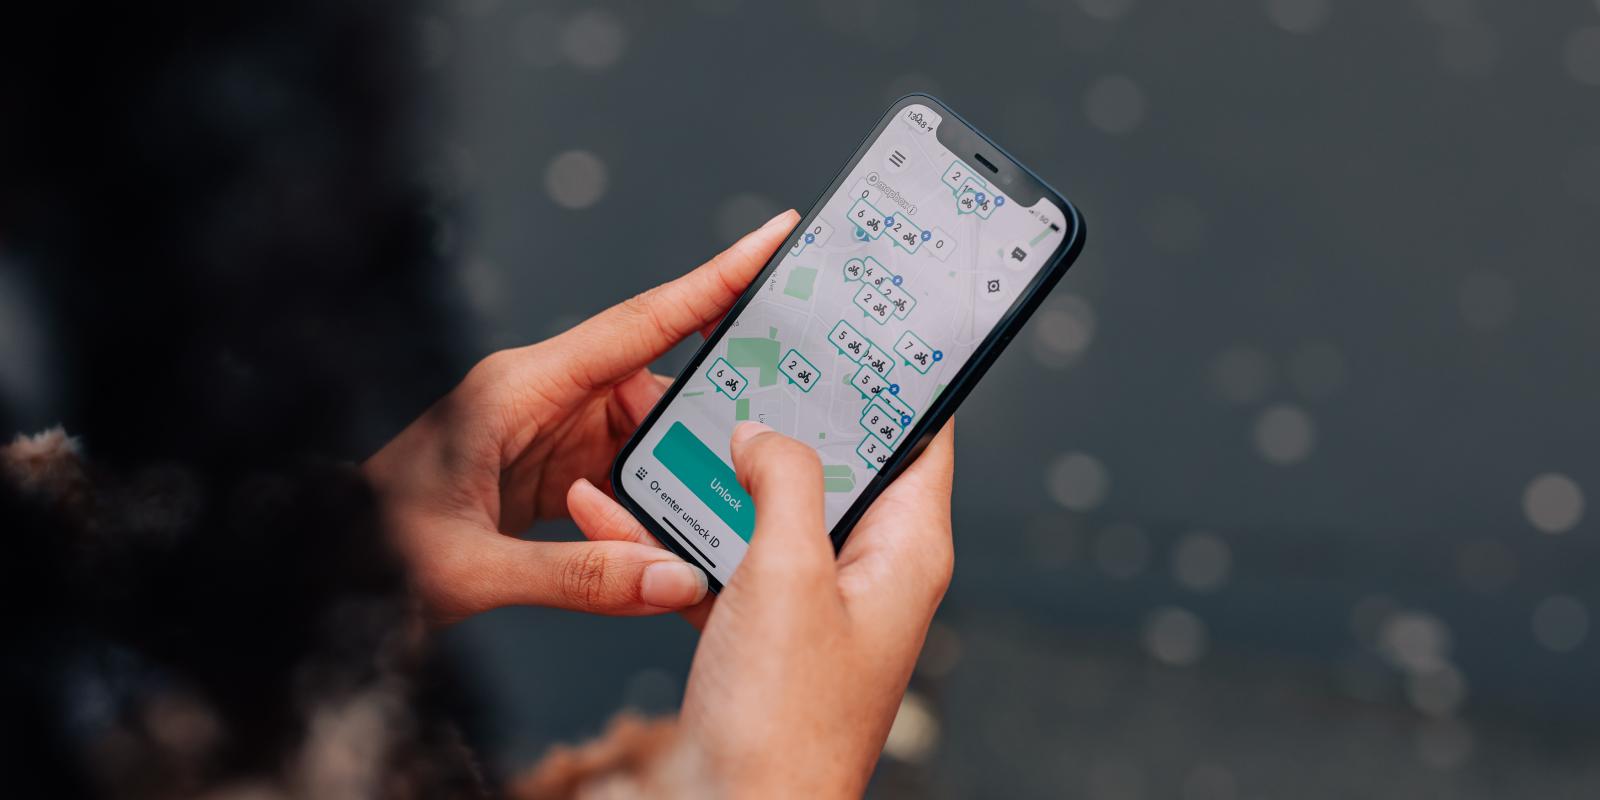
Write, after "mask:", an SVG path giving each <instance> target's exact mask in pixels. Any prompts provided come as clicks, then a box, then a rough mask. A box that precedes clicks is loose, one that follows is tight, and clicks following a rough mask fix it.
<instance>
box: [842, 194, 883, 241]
mask: <svg viewBox="0 0 1600 800" xmlns="http://www.w3.org/2000/svg"><path fill="white" fill-rule="evenodd" d="M845 217H846V218H848V219H849V220H850V222H851V224H853V225H855V226H856V227H857V228H860V229H861V230H863V231H865V232H866V234H867V238H869V239H876V238H878V237H879V236H882V235H883V215H882V214H880V213H878V209H876V208H873V207H872V204H871V203H869V202H867V201H866V200H857V201H856V203H855V205H853V206H851V207H850V210H849V211H847V212H845Z"/></svg>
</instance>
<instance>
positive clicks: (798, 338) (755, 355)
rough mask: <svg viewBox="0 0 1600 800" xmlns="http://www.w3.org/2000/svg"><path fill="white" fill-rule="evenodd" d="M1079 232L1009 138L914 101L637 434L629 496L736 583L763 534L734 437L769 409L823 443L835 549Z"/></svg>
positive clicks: (932, 429)
mask: <svg viewBox="0 0 1600 800" xmlns="http://www.w3.org/2000/svg"><path fill="white" fill-rule="evenodd" d="M1083 241H1084V224H1083V218H1082V216H1081V215H1080V214H1079V213H1078V210H1077V209H1076V208H1074V207H1073V205H1072V204H1071V203H1070V202H1068V201H1067V199H1066V198H1064V197H1062V196H1061V194H1060V193H1058V192H1056V191H1055V190H1054V189H1051V188H1050V187H1049V186H1047V185H1046V184H1045V183H1044V181H1042V180H1040V179H1039V177H1038V176H1036V175H1034V174H1033V173H1032V172H1031V171H1029V170H1028V169H1027V168H1026V167H1024V166H1022V164H1020V163H1018V162H1017V160H1016V159H1014V158H1012V157H1011V155H1010V154H1008V153H1007V152H1006V151H1005V150H1003V149H1001V148H1000V146H999V145H997V144H995V143H994V141H993V140H991V139H990V138H989V137H987V136H985V135H983V134H982V133H980V132H979V131H978V130H977V129H976V128H974V127H973V126H972V125H971V124H969V123H968V122H967V121H966V120H964V119H962V118H961V117H960V116H959V115H957V114H956V113H955V112H954V111H951V110H950V108H949V107H947V106H945V105H944V104H943V103H941V102H939V101H938V100H936V99H934V98H933V97H930V96H928V95H925V94H913V95H908V96H906V97H903V98H901V99H900V100H898V101H896V102H895V103H894V104H893V105H892V106H890V108H889V110H888V112H886V113H885V114H884V115H883V118H882V119H880V120H879V121H878V124H877V125H876V126H875V127H874V128H873V129H872V132H871V133H870V134H869V135H868V136H867V137H866V139H865V140H864V141H863V142H862V143H861V145H860V146H859V147H857V148H856V151H855V154H854V155H852V156H851V157H850V160H849V161H848V162H847V163H846V164H845V166H844V169H842V170H841V171H840V172H839V174H838V175H837V176H835V177H834V179H833V182H832V184H831V185H829V186H828V188H827V190H826V191H824V192H823V193H822V197H821V198H820V199H819V200H818V201H817V203H816V204H815V205H814V206H813V207H812V208H811V210H810V211H808V212H807V213H806V215H805V217H804V218H803V220H802V222H801V224H800V225H798V226H797V227H796V228H795V230H794V232H792V233H791V234H790V238H789V240H788V241H787V242H785V246H784V247H782V248H781V249H779V251H778V253H777V254H776V255H774V256H773V258H772V260H771V261H770V262H768V263H767V265H766V266H765V267H764V268H763V269H762V271H761V274H760V275H759V276H758V277H757V278H756V279H755V281H754V282H753V283H751V285H750V288H749V289H748V290H746V291H745V293H744V295H743V296H742V297H740V298H739V301H738V302H737V303H736V304H735V305H734V307H733V309H732V310H731V311H730V312H729V313H728V315H727V317H726V318H724V319H723V321H722V323H721V324H720V325H719V326H718V327H717V329H716V331H715V332H714V333H713V334H712V335H711V336H710V337H709V338H707V339H706V341H705V344H704V345H703V346H702V347H701V348H700V350H699V352H697V353H696V354H695V355H694V358H693V359H691V360H690V362H689V366H688V367H687V368H685V369H684V371H683V373H682V374H680V375H679V376H678V379H677V381H676V382H674V383H673V385H672V387H671V388H670V389H668V390H667V393H666V394H665V395H663V396H662V398H661V401H660V403H658V404H657V405H656V407H655V409H654V410H652V411H651V412H650V415H649V417H648V418H646V419H645V421H644V424H643V425H641V426H640V428H639V430H638V431H637V432H636V433H634V435H633V438H632V439H630V440H629V441H628V443H627V445H626V446H625V447H623V448H622V452H621V453H620V454H619V455H618V457H617V461H616V463H615V465H613V467H612V474H611V484H612V487H613V489H614V490H615V492H616V496H617V500H618V501H619V502H621V503H622V505H623V506H624V507H626V508H627V509H628V510H629V511H631V512H632V513H633V514H634V516H636V517H637V518H638V519H639V521H640V523H641V524H643V525H644V527H645V528H646V529H647V530H649V531H650V532H651V533H653V534H654V535H655V537H656V538H657V539H659V540H661V542H662V544H664V545H666V546H667V547H668V548H670V549H671V550H673V551H674V552H676V553H677V554H678V555H680V556H682V557H683V558H685V559H687V560H689V561H690V562H692V563H695V564H698V565H700V567H701V568H703V569H704V570H705V571H706V574H707V575H708V576H709V577H710V579H711V586H712V588H714V589H717V590H719V591H720V590H721V588H722V586H723V585H724V584H725V583H727V581H728V580H729V579H730V578H731V577H732V575H733V573H734V570H736V569H738V567H739V562H740V560H741V559H742V558H743V557H744V554H745V551H746V549H747V548H748V546H749V543H750V537H751V535H752V534H753V532H754V530H755V519H756V515H755V508H754V505H753V503H752V502H751V498H750V495H749V494H748V493H746V492H745V490H744V488H743V487H742V486H740V484H739V481H738V478H737V477H735V475H734V471H733V467H732V463H733V462H732V458H731V456H730V455H729V452H730V448H729V443H730V440H731V438H732V435H733V429H734V427H735V426H736V425H738V424H739V422H741V421H743V420H756V421H759V422H763V423H765V424H767V425H770V426H772V427H773V428H774V429H776V430H778V431H779V432H781V433H784V434H787V435H789V436H791V437H794V438H795V439H798V440H800V441H802V442H806V443H808V444H810V445H812V446H813V447H815V448H816V449H817V454H818V455H819V456H820V457H821V459H822V464H823V467H822V469H823V479H824V488H825V490H826V495H825V500H826V518H827V522H828V525H829V527H830V531H831V535H832V538H833V543H834V547H835V548H836V549H837V548H838V547H840V546H841V545H842V544H843V543H844V539H845V537H846V536H847V535H849V532H850V529H851V527H852V526H853V525H854V524H855V522H856V520H857V519H859V518H860V517H861V515H862V514H863V513H865V512H866V509H867V508H868V507H869V506H870V505H871V504H872V501H873V499H874V498H875V497H877V496H878V494H879V493H880V492H881V491H882V490H883V488H884V487H885V486H887V485H888V484H889V482H890V481H892V480H894V478H895V476H896V475H897V474H899V472H900V471H901V470H902V469H904V468H905V466H906V465H907V464H909V463H911V461H912V459H915V458H916V456H917V453H919V452H920V451H921V450H922V448H923V447H924V446H925V445H926V444H927V442H928V440H929V439H931V438H932V437H933V435H934V434H935V433H937V432H938V431H939V429H940V427H941V426H943V425H944V423H945V420H947V419H949V417H950V415H951V414H952V413H954V412H955V409H956V406H957V405H959V404H960V403H961V400H962V399H963V398H964V397H966V395H967V393H968V392H970V391H971V390H972V387H973V386H974V385H976V384H977V382H978V379H979V378H980V377H981V376H982V375H983V373H984V371H985V370H986V369H988V367H989V365H990V364H992V363H993V362H994V359H995V357H996V356H998V355H999V354H1000V351H1001V350H1002V349H1004V348H1005V346H1006V344H1007V343H1008V342H1010V341H1011V338H1012V337H1013V336H1014V335H1016V332H1017V330H1018V329H1019V328H1020V327H1021V326H1022V324H1023V322H1024V321H1026V320H1027V318H1028V316H1029V315H1030V314H1032V313H1033V311H1034V309H1035V308H1037V307H1038V305H1039V303H1040V302H1041V301H1042V300H1043V299H1044V297H1045V295H1046V294H1047V293H1048V292H1049V291H1050V288H1051V287H1052V286H1054V285H1055V283H1056V281H1058V280H1059V279H1060V278H1061V276H1062V274H1064V273H1065V272H1066V270H1067V267H1068V266H1070V265H1071V263H1072V261H1073V259H1074V258H1076V257H1077V254H1078V252H1079V251H1080V250H1082V248H1083Z"/></svg>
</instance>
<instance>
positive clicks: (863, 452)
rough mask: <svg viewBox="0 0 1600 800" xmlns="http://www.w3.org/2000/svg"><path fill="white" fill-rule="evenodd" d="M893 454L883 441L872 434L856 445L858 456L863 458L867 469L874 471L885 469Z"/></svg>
mask: <svg viewBox="0 0 1600 800" xmlns="http://www.w3.org/2000/svg"><path fill="white" fill-rule="evenodd" d="M892 452H893V451H892V450H890V449H889V446H888V445H886V444H884V443H883V440H881V439H879V438H878V437H876V436H874V435H872V434H870V433H869V434H867V436H866V438H864V439H862V440H861V444H858V445H856V455H858V456H861V460H863V461H865V462H867V469H870V470H873V471H877V470H881V469H883V465H884V464H887V463H889V456H890V454H891V453H892Z"/></svg>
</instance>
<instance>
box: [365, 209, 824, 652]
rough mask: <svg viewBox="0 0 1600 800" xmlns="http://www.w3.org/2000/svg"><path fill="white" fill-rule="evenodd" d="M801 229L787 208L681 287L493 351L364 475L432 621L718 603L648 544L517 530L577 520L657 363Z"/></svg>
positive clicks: (651, 387)
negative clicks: (538, 610)
mask: <svg viewBox="0 0 1600 800" xmlns="http://www.w3.org/2000/svg"><path fill="white" fill-rule="evenodd" d="M798 221H799V216H798V215H797V214H795V213H794V212H793V211H786V212H784V213H783V214H780V215H778V216H777V217H775V218H773V219H772V220H771V221H770V222H768V223H767V224H766V225H763V226H762V227H761V228H760V229H759V230H756V231H755V232H753V233H750V234H748V235H746V236H745V237H744V238H743V239H741V240H739V241H738V242H737V243H736V244H734V245H733V246H732V247H730V248H728V249H727V250H726V251H724V252H723V253H722V254H720V255H718V256H717V257H716V258H713V259H711V260H710V261H709V262H707V263H706V264H704V265H703V266H701V267H700V268H698V269H696V270H694V271H693V272H690V273H689V274H687V275H685V276H683V277H681V278H679V279H677V280H675V281H672V282H671V283H667V284H664V285H661V286H658V287H656V288H654V289H651V290H650V291H647V292H645V293H643V294H641V295H638V296H637V297H634V298H632V299H630V300H627V301H625V302H623V303H621V304H619V305H616V306H613V307H612V308H610V309H607V310H606V311H604V312H602V313H600V314H599V315H597V316H595V317H593V318H591V319H589V320H587V321H585V322H584V323H583V324H581V325H579V326H577V327H575V328H573V329H572V330H569V331H567V332H566V333H563V334H561V335H559V336H556V337H555V338H552V339H548V340H546V341H543V342H539V343H537V344H533V345H529V346H527V347H521V348H516V349H512V350H503V351H501V352H498V353H494V354H493V355H490V356H489V357H487V358H485V359H484V360H483V361H481V362H479V363H478V364H477V365H476V366H475V367H473V368H472V370H471V371H470V372H468V373H467V376H466V378H465V379H464V380H462V382H461V384H460V385H459V386H457V387H456V388H455V389H454V390H452V391H451V392H450V394H448V395H446V396H445V397H444V398H443V399H441V400H440V401H439V402H438V403H436V404H434V406H433V407H432V408H430V409H429V410H428V411H427V412H425V413H424V414H423V415H422V416H421V417H420V418H418V419H417V420H416V421H415V422H413V423H411V425H409V426H408V427H407V428H406V429H405V430H403V431H401V432H400V435H399V436H397V437H395V439H394V440H393V441H391V442H389V443H388V444H387V445H385V446H384V448H383V449H382V450H380V451H378V453H377V454H375V455H373V456H372V457H371V458H370V459H368V460H367V462H366V463H365V464H363V465H362V471H363V472H364V473H365V474H366V476H367V478H368V479H369V480H370V481H371V482H372V485H373V486H374V488H375V489H376V491H377V492H378V495H379V498H380V503H381V505H382V508H383V513H384V518H385V522H386V524H387V525H388V526H389V529H390V531H391V532H392V533H393V535H394V536H395V539H396V542H397V544H398V547H399V550H400V552H401V554H402V556H403V557H404V558H405V559H406V561H407V562H408V566H409V568H410V571H411V575H412V579H413V581H414V582H415V584H416V588H417V590H418V592H419V594H420V595H421V598H422V601H423V604H424V606H425V609H426V611H427V613H428V615H429V616H430V618H432V619H434V620H435V621H439V622H454V621H456V620H459V619H462V618H465V617H468V616H471V615H473V614H476V613H479V612H482V611H487V610H489V609H492V608H498V607H500V606H507V605H541V606H553V607H558V608H568V609H573V610H578V611H589V612H593V613H598V614H621V615H637V614H657V613H661V612H665V611H678V610H683V609H686V608H690V607H692V606H695V605H696V604H699V603H702V602H705V601H706V578H705V574H704V573H702V572H701V571H700V570H699V568H697V567H695V566H693V565H691V564H688V563H686V562H684V561H683V560H681V559H679V558H678V557H677V556H675V555H673V554H672V553H670V552H668V551H667V550H664V549H662V548H660V547H657V546H654V545H652V544H646V543H639V542H630V541H588V542H538V541H526V540H523V539H519V538H517V537H516V536H515V534H517V533H520V532H522V531H524V530H526V529H527V528H528V527H529V526H530V525H532V524H533V522H534V520H537V519H550V518H555V517H565V516H567V515H568V511H567V498H568V494H569V491H570V492H571V493H572V494H573V496H585V495H587V496H591V497H592V496H593V495H590V493H598V492H599V490H598V489H596V488H594V487H595V486H605V485H606V483H607V476H608V472H609V468H610V465H611V461H612V459H613V458H615V457H616V454H617V451H618V450H619V449H621V447H622V444H623V442H625V441H626V440H627V437H628V436H629V435H631V434H632V433H633V431H634V429H635V428H636V427H638V425H639V423H640V422H641V421H643V419H644V417H645V415H646V414H648V413H649V411H650V409H651V407H653V406H654V405H655V403H656V401H657V400H658V399H660V397H661V394H662V392H663V391H665V388H666V385H667V382H666V380H665V379H663V378H661V377H659V376H656V375H653V374H651V373H650V372H649V370H648V369H647V366H648V365H649V364H650V362H652V361H654V360H655V359H656V358H658V357H660V356H661V355H662V354H663V353H665V352H666V351H667V350H669V349H671V348H672V347H673V346H674V345H676V344H677V343H678V342H679V341H681V340H683V339H684V338H686V337H688V336H690V335H692V334H694V333H695V332H696V331H702V330H704V329H707V328H708V327H710V326H712V325H714V324H715V323H716V322H717V321H718V320H719V319H720V318H721V317H722V316H723V315H724V314H726V313H727V311H728V309H729V308H730V307H731V306H732V305H733V303H734V301H735V300H737V299H738V298H739V296H740V294H742V293H743V292H744V290H745V287H746V286H747V285H749V283H750V281H751V280H753V279H754V278H755V276H756V274H757V273H758V272H760V270H761V267H762V266H763V265H764V264H766V262H767V260H768V259H769V258H770V257H771V256H772V254H773V252H775V251H776V250H777V248H778V247H779V246H780V245H781V244H782V243H783V241H784V238H785V237H786V236H787V235H788V233H789V232H790V231H791V230H792V229H793V228H794V226H795V224H796V223H797V222H798ZM585 484H587V485H585ZM611 507H612V508H615V506H611ZM621 513H626V512H621Z"/></svg>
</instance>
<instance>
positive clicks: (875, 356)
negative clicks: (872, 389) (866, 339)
mask: <svg viewBox="0 0 1600 800" xmlns="http://www.w3.org/2000/svg"><path fill="white" fill-rule="evenodd" d="M863 363H865V364H866V365H867V366H868V367H870V368H871V369H872V371H873V372H876V373H878V377H880V378H887V377H889V370H892V369H894V357H893V356H891V355H889V354H888V353H885V352H883V351H882V350H879V349H878V347H877V345H873V346H872V347H871V348H869V349H868V350H867V360H866V361H865V362H863Z"/></svg>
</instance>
